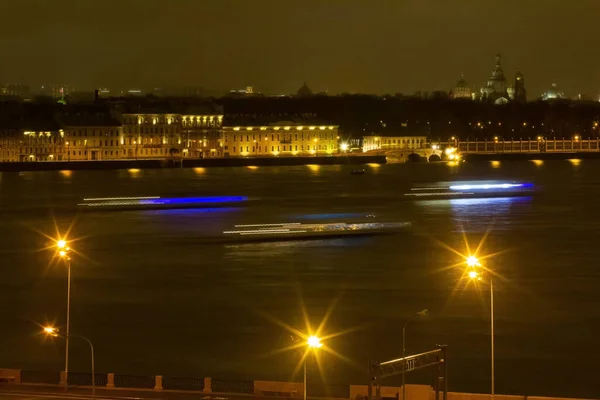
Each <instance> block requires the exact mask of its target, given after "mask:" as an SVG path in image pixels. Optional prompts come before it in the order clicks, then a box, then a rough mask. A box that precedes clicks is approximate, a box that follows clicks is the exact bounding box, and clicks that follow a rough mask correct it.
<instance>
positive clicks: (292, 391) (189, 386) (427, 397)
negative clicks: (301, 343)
mask: <svg viewBox="0 0 600 400" xmlns="http://www.w3.org/2000/svg"><path fill="white" fill-rule="evenodd" d="M61 376H64V373H59V372H53V371H27V370H18V369H2V368H0V388H1V387H2V385H11V386H12V385H20V386H27V385H37V386H39V385H48V386H59V385H60V384H61V383H62V384H64V381H62V382H61ZM91 381H92V375H91V374H90V373H78V372H71V373H69V386H72V387H90V385H91ZM96 387H98V388H100V387H103V388H105V389H115V390H118V389H127V390H146V391H167V392H168V391H176V392H189V393H215V394H230V395H231V394H237V395H248V396H264V397H277V398H296V399H300V398H302V397H303V384H302V383H299V382H274V381H241V380H228V379H216V378H185V377H170V376H162V375H157V376H135V375H120V374H114V373H108V374H96ZM23 390H26V389H25V388H23ZM367 392H368V386H367V385H324V384H322V383H317V382H314V383H313V382H309V385H308V395H309V396H310V397H313V398H327V399H348V400H366V399H367ZM406 392H407V398H410V400H435V391H434V390H433V388H432V387H431V386H428V385H406ZM381 396H382V398H385V399H394V400H403V399H402V387H394V386H382V387H381ZM448 400H581V399H567V398H554V397H533V396H513V395H501V394H496V395H495V396H494V397H493V398H492V396H491V395H489V394H475V393H456V392H449V393H448Z"/></svg>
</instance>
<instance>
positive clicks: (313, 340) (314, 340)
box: [306, 336, 323, 349]
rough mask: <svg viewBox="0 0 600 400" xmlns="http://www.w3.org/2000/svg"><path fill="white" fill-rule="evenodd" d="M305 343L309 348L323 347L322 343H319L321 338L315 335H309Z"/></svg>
mask: <svg viewBox="0 0 600 400" xmlns="http://www.w3.org/2000/svg"><path fill="white" fill-rule="evenodd" d="M306 344H307V345H308V347H309V348H311V349H318V348H321V347H323V343H321V339H320V338H318V337H316V336H311V337H309V338H308V340H307V341H306Z"/></svg>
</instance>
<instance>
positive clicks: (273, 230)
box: [223, 229, 290, 234]
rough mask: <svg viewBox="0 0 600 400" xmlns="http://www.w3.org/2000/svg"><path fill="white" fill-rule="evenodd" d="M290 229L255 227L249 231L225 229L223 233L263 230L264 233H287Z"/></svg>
mask: <svg viewBox="0 0 600 400" xmlns="http://www.w3.org/2000/svg"><path fill="white" fill-rule="evenodd" d="M289 231H290V230H289V229H254V230H249V231H223V233H225V234H232V233H240V234H244V233H248V232H263V233H285V232H289Z"/></svg>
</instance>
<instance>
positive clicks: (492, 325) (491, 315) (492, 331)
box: [490, 277, 496, 399]
mask: <svg viewBox="0 0 600 400" xmlns="http://www.w3.org/2000/svg"><path fill="white" fill-rule="evenodd" d="M490 321H491V322H490V333H491V340H492V343H491V348H492V399H493V398H494V394H495V387H494V385H495V381H496V375H495V373H494V371H495V368H494V363H495V360H494V280H493V278H492V277H490Z"/></svg>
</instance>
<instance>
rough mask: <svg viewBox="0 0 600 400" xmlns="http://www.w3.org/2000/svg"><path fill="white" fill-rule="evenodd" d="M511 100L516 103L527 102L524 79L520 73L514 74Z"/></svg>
mask: <svg viewBox="0 0 600 400" xmlns="http://www.w3.org/2000/svg"><path fill="white" fill-rule="evenodd" d="M512 97H513V100H514V101H516V102H517V103H526V102H527V91H526V90H525V77H524V76H523V74H522V73H521V72H517V73H516V74H515V86H514V94H513V96H512Z"/></svg>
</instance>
